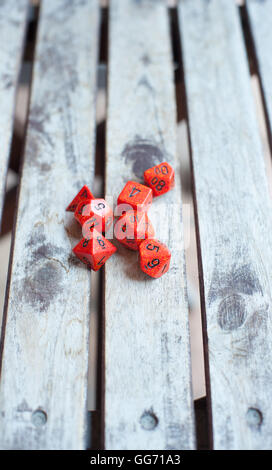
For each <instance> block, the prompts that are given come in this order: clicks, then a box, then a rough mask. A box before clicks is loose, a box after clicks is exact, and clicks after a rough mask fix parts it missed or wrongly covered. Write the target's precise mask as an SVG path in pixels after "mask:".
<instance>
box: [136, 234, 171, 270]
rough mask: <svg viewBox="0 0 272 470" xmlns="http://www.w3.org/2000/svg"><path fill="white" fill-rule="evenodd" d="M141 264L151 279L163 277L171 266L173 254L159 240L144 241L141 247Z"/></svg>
mask: <svg viewBox="0 0 272 470" xmlns="http://www.w3.org/2000/svg"><path fill="white" fill-rule="evenodd" d="M139 252H140V264H141V269H142V271H143V272H144V273H146V274H148V275H149V276H151V277H155V278H158V277H161V276H162V275H163V274H165V273H167V271H168V269H169V266H170V259H171V253H170V251H169V249H168V248H167V246H166V245H164V243H162V242H160V241H159V240H156V239H155V238H153V239H148V240H144V241H143V242H142V243H141V244H140V246H139Z"/></svg>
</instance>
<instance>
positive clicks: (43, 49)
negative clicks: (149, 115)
mask: <svg viewBox="0 0 272 470" xmlns="http://www.w3.org/2000/svg"><path fill="white" fill-rule="evenodd" d="M98 24H99V8H98V1H96V0H92V1H84V0H83V1H80V2H79V1H77V0H73V1H70V0H69V1H68V0H57V1H56V0H46V1H45V2H43V3H42V6H41V12H40V22H39V29H38V39H37V48H36V55H35V64H34V78H33V86H32V93H31V104H30V115H29V123H28V129H27V139H26V149H25V162H24V167H23V174H22V180H21V188H20V198H19V208H18V215H17V222H16V236H15V240H14V246H13V262H12V266H11V280H10V288H9V292H8V298H7V310H6V328H5V331H6V334H5V341H4V352H3V360H2V374H1V385H0V410H1V411H0V413H1V420H0V447H1V448H2V449H81V448H85V447H86V439H87V435H88V433H87V424H88V423H87V408H86V402H87V367H88V335H89V312H90V275H89V273H88V272H87V270H86V268H85V267H84V266H83V265H81V264H80V263H77V261H76V260H75V258H74V257H73V256H72V255H71V248H72V247H73V246H74V245H75V244H76V243H77V241H78V239H79V237H80V235H81V234H80V231H77V230H76V228H75V225H74V224H73V223H72V222H71V220H72V216H71V214H65V208H66V206H67V205H68V203H69V202H70V201H71V200H72V198H73V197H74V195H75V194H76V193H77V192H78V190H79V189H80V188H81V186H82V185H83V184H84V183H86V184H90V183H91V182H92V179H93V171H94V131H95V93H96V61H97V48H98V40H99V31H98ZM79 25H80V27H79Z"/></svg>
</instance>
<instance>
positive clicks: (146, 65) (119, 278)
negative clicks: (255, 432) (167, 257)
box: [104, 0, 194, 449]
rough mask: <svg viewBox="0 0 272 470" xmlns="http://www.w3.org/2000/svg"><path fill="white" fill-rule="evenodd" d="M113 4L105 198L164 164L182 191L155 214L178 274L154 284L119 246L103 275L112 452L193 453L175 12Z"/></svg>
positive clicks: (159, 204)
mask: <svg viewBox="0 0 272 470" xmlns="http://www.w3.org/2000/svg"><path fill="white" fill-rule="evenodd" d="M110 6H111V8H110V25H109V27H110V34H109V48H110V49H109V58H110V61H109V78H108V80H109V104H108V122H107V161H106V192H107V195H109V196H113V198H114V199H113V200H114V201H115V202H116V198H117V196H118V194H119V193H120V191H121V189H122V187H123V186H124V184H125V183H126V182H127V181H128V180H131V179H132V180H133V179H134V180H137V181H142V175H143V171H144V170H145V169H146V168H148V167H150V166H153V165H155V164H156V163H158V162H160V161H165V160H167V161H169V162H171V163H172V164H173V166H174V167H175V169H176V176H177V187H176V189H175V190H174V191H172V192H170V193H168V194H167V195H165V196H163V197H161V198H158V199H157V200H156V201H154V203H153V207H152V208H151V210H150V217H151V220H152V222H153V224H154V226H155V229H156V234H157V236H158V238H160V239H162V241H165V242H166V243H167V245H168V246H169V247H170V249H171V251H172V262H171V263H172V264H171V269H170V271H169V272H168V273H167V274H166V275H165V276H163V277H162V278H161V279H158V280H153V281H152V280H150V279H148V278H147V276H145V275H144V274H143V273H142V272H141V270H140V267H139V263H138V255H137V253H135V252H131V251H129V250H127V249H126V248H124V247H121V245H120V244H119V245H118V253H117V254H116V255H115V256H114V258H112V260H111V263H108V264H107V265H106V268H105V269H106V273H105V397H104V398H105V407H104V408H105V409H104V424H105V448H106V449H187V448H193V447H194V423H193V409H192V394H191V375H190V353H189V332H188V305H187V295H186V289H185V278H184V253H183V240H182V237H183V228H182V221H181V190H180V182H179V165H178V162H177V161H176V122H175V118H176V109H175V101H174V84H173V68H172V60H171V59H172V57H171V46H170V35H169V25H168V14H167V9H166V7H165V3H164V2H161V1H157V2H149V1H147V0H143V1H141V2H135V1H133V0H129V1H127V2H123V1H122V0H113V1H112V2H111V4H110ZM167 216H168V217H167ZM162 229H164V232H163V230H162Z"/></svg>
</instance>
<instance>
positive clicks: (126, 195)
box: [117, 181, 152, 211]
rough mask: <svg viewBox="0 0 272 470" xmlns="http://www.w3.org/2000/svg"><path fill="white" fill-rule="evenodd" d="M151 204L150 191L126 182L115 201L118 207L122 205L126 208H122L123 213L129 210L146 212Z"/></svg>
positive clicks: (137, 184) (141, 185) (133, 182)
mask: <svg viewBox="0 0 272 470" xmlns="http://www.w3.org/2000/svg"><path fill="white" fill-rule="evenodd" d="M151 203H152V191H151V189H150V188H147V187H146V186H144V185H143V184H140V183H136V182H135V181H128V182H127V184H126V185H125V187H124V188H123V190H122V192H121V193H120V194H119V197H118V200H117V204H118V205H120V204H124V205H126V206H128V207H127V208H124V211H125V210H129V209H134V210H139V211H147V210H148V208H149V206H150V204H151Z"/></svg>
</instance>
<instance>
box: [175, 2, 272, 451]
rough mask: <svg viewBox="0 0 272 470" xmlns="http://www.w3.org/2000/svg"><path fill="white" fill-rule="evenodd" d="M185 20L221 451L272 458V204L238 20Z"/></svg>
mask: <svg viewBox="0 0 272 470" xmlns="http://www.w3.org/2000/svg"><path fill="white" fill-rule="evenodd" d="M261 3H263V2H260V4H261ZM179 19H180V26H181V42H182V47H183V56H184V70H185V82H186V91H187V99H188V112H189V124H190V137H191V146H192V158H193V170H194V179H195V188H196V206H197V214H198V223H199V235H200V247H201V254H202V267H203V293H204V299H203V300H204V303H205V309H206V317H207V336H208V345H207V349H208V357H209V366H210V387H211V405H212V424H213V437H214V447H215V448H216V449H269V448H270V449H271V446H272V408H271V383H272V348H271V343H272V341H271V339H272V337H271V331H272V324H271V312H272V299H271V291H272V281H271V270H272V232H271V226H272V218H271V202H270V199H269V194H268V187H267V180H266V174H265V169H264V160H263V155H262V149H261V143H260V137H259V132H258V124H257V120H256V116H255V107H254V103H253V99H252V94H251V87H250V77H249V70H248V64H247V60H246V53H245V47H244V42H243V37H242V33H241V25H240V19H239V13H238V10H237V7H236V6H235V4H234V2H231V1H229V0H210V1H204V0H195V1H194V2H192V1H190V0H181V1H180V2H179Z"/></svg>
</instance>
